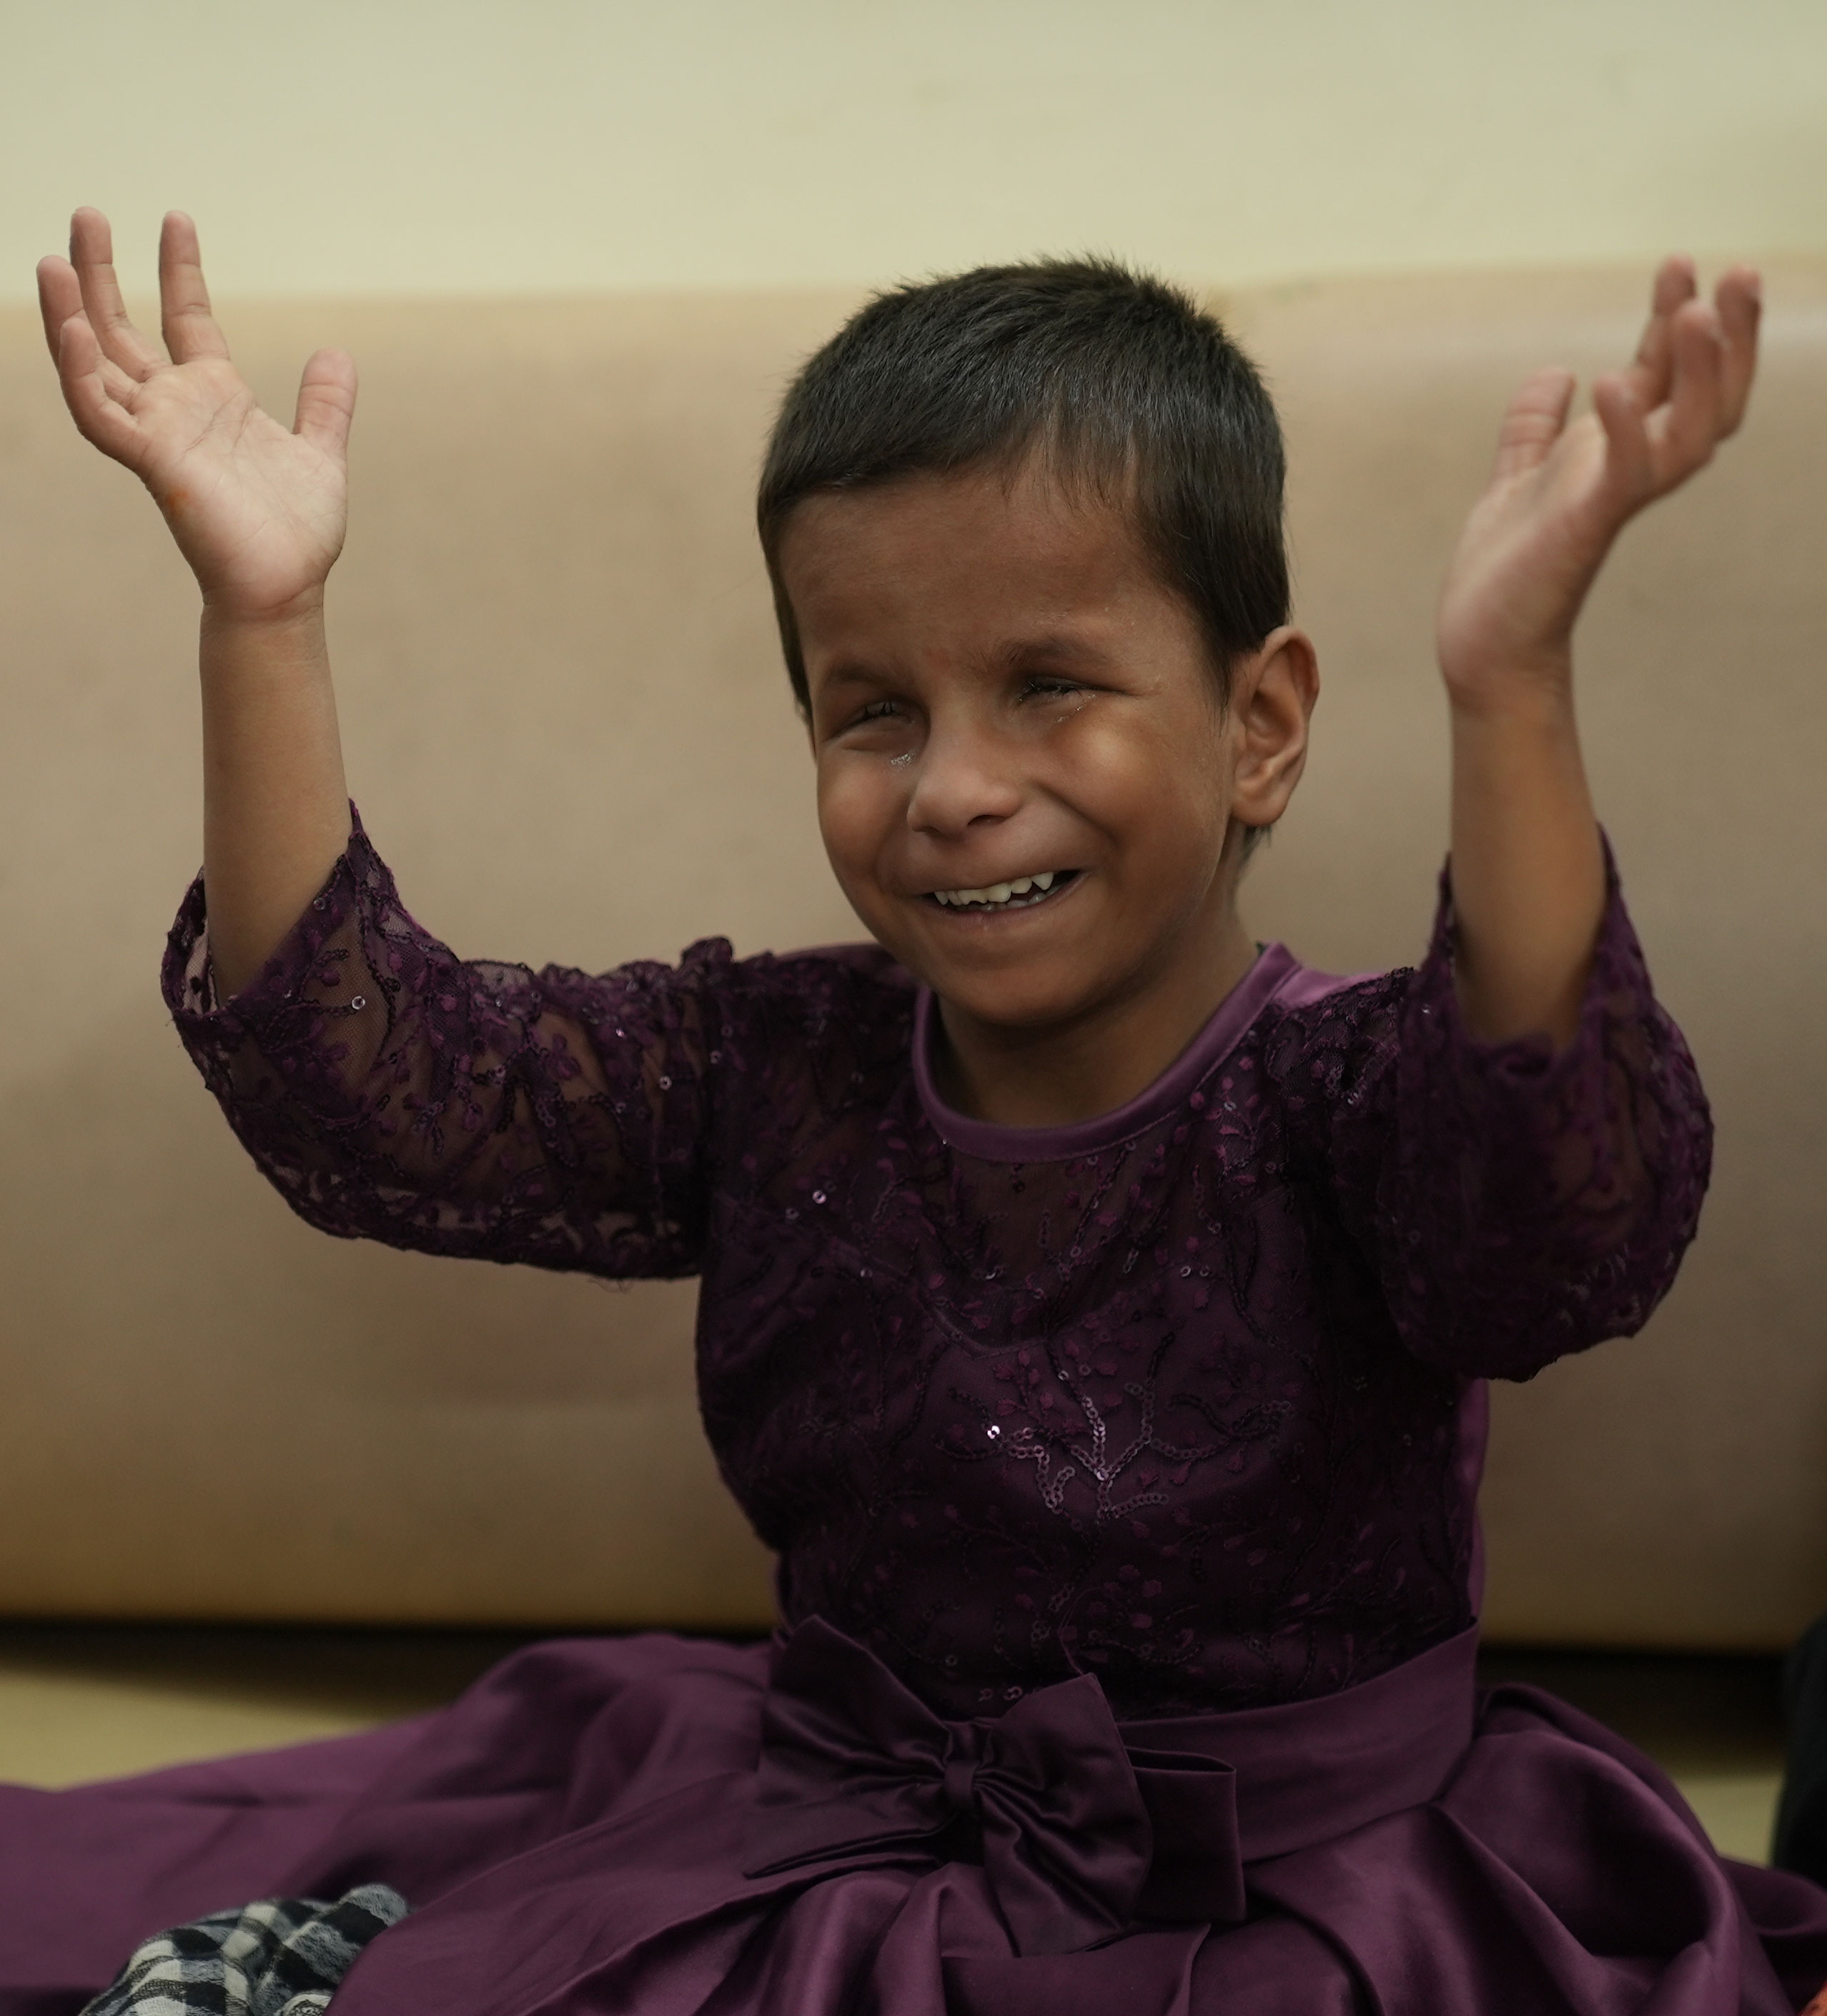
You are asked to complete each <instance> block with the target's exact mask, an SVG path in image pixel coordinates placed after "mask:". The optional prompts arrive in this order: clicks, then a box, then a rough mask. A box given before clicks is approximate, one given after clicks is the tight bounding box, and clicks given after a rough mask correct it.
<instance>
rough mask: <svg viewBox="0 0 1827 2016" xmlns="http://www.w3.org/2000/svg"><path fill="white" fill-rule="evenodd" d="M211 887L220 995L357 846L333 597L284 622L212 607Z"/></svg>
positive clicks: (207, 703)
mask: <svg viewBox="0 0 1827 2016" xmlns="http://www.w3.org/2000/svg"><path fill="white" fill-rule="evenodd" d="M200 661H201V664H200V668H201V672H202V679H203V886H204V887H205V890H206V891H207V895H208V899H209V920H210V923H209V931H210V964H211V966H212V967H213V969H214V977H215V982H216V987H217V991H218V993H219V994H220V995H221V996H222V997H223V998H225V999H226V998H227V997H228V996H229V995H233V994H235V993H236V992H239V990H240V989H241V988H243V987H244V986H246V985H247V983H248V981H250V980H251V979H253V977H254V975H255V974H257V973H258V972H259V970H260V969H261V966H262V964H263V963H264V962H265V961H266V959H268V958H269V957H270V956H271V955H272V952H274V950H275V949H276V948H277V947H278V946H279V944H280V943H281V941H282V940H283V939H284V938H285V937H286V934H287V932H289V931H290V930H291V929H292V927H293V924H294V923H297V920H298V917H299V916H300V913H302V911H303V910H304V907H305V905H307V903H308V902H310V901H311V898H312V897H313V896H315V895H316V894H317V892H318V890H319V889H320V888H321V887H322V886H323V883H324V881H325V878H326V877H328V875H329V872H330V870H331V869H332V868H333V866H335V865H336V861H337V859H338V858H339V857H340V855H341V854H342V852H343V848H344V847H345V846H346V845H347V841H348V837H349V794H348V788H347V784H346V783H345V782H344V780H343V751H342V742H341V739H340V736H339V734H338V733H337V729H336V694H335V691H334V689H333V686H332V685H331V682H330V666H329V652H328V650H327V648H326V646H325V639H324V626H323V603H322V596H321V594H319V595H317V596H312V597H311V598H310V599H308V600H307V602H306V603H304V604H303V605H302V606H300V607H296V608H294V609H293V610H290V611H289V612H288V613H287V614H284V615H282V616H272V617H260V618H250V617H230V616H227V615H225V614H221V612H219V611H218V610H213V609H211V608H210V607H207V606H206V607H205V609H204V612H203V632H202V641H201V650H200Z"/></svg>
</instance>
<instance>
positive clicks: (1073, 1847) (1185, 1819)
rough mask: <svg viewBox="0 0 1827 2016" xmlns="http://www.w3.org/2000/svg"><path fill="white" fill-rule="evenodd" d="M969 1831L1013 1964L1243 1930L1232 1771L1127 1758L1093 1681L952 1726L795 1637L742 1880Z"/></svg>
mask: <svg viewBox="0 0 1827 2016" xmlns="http://www.w3.org/2000/svg"><path fill="white" fill-rule="evenodd" d="M960 1820H971V1821H974V1822H975V1823H976V1833H977V1834H978V1836H979V1837H980V1840H981V1844H982V1856H983V1866H984V1875H985V1877H987V1880H988V1882H989V1886H990V1888H991V1892H992V1893H993V1894H994V1897H995V1900H996V1903H997V1906H998V1909H999V1910H1001V1912H1002V1916H1003V1918H1004V1920H1005V1922H1006V1924H1007V1925H1008V1927H1009V1935H1010V1937H1011V1938H1012V1940H1013V1941H1014V1943H1015V1948H1016V1952H1017V1953H1022V1954H1030V1953H1074V1952H1077V1951H1078V1950H1079V1949H1081V1948H1082V1947H1084V1946H1092V1945H1094V1944H1095V1943H1096V1942H1097V1941H1098V1940H1099V1939H1106V1938H1108V1937H1110V1935H1112V1934H1113V1933H1115V1932H1117V1931H1121V1930H1122V1929H1123V1928H1124V1927H1125V1926H1126V1925H1128V1924H1131V1923H1133V1922H1134V1921H1135V1919H1137V1918H1138V1917H1147V1918H1168V1919H1178V1920H1192V1921H1200V1920H1204V1921H1221V1922H1226V1923H1235V1921H1237V1920H1239V1919H1240V1918H1241V1917H1243V1863H1242V1859H1241V1857H1240V1856H1239V1847H1238V1836H1237V1802H1236V1774H1235V1773H1234V1772H1233V1771H1232V1769H1231V1767H1230V1766H1228V1765H1226V1764H1221V1763H1218V1762H1214V1760H1213V1759H1210V1758H1207V1757H1199V1756H1192V1755H1178V1754H1174V1753H1169V1752H1158V1751H1144V1750H1131V1749H1128V1748H1125V1746H1124V1741H1123V1737H1122V1735H1121V1733H1120V1731H1119V1730H1118V1729H1117V1724H1116V1722H1115V1720H1114V1719H1113V1717H1112V1715H1111V1713H1110V1704H1109V1702H1108V1701H1106V1699H1105V1697H1104V1691H1103V1689H1102V1687H1099V1684H1098V1683H1097V1681H1096V1680H1095V1679H1094V1678H1093V1677H1092V1676H1091V1675H1090V1674H1088V1673H1087V1674H1081V1676H1079V1677H1078V1678H1077V1679H1071V1680H1063V1681H1060V1682H1059V1683H1058V1684H1056V1685H1055V1686H1052V1687H1041V1688H1038V1689H1036V1690H1035V1691H1034V1693H1032V1694H1027V1695H1026V1696H1024V1697H1023V1698H1022V1699H1021V1700H1020V1701H1017V1702H1016V1704H1015V1705H1014V1706H1013V1707H1012V1708H1010V1709H1009V1712H1007V1714H1005V1715H998V1716H993V1717H984V1718H980V1719H977V1720H975V1721H972V1722H945V1721H943V1720H941V1719H940V1717H938V1716H937V1715H934V1714H933V1712H932V1711H931V1710H930V1708H927V1707H926V1704H925V1703H924V1702H923V1701H921V1700H920V1699H919V1697H918V1696H916V1695H915V1694H912V1693H910V1692H909V1691H908V1689H907V1688H906V1687H904V1686H903V1685H902V1684H901V1682H900V1681H899V1680H898V1679H896V1678H895V1676H894V1674H893V1673H891V1672H890V1671H889V1670H888V1669H887V1667H886V1666H885V1665H883V1663H882V1662H881V1661H880V1660H879V1659H878V1658H876V1655H875V1654H874V1653H872V1652H871V1651H869V1649H868V1647H866V1646H863V1645H859V1644H858V1643H857V1642H856V1641H855V1640H854V1639H852V1638H847V1637H846V1636H844V1634H843V1633H842V1632H840V1631H838V1630H836V1629H833V1627H832V1626H831V1625H829V1624H827V1623H825V1622H824V1620H823V1619H822V1618H809V1619H808V1620H807V1622H805V1623H804V1624H802V1625H800V1626H799V1628H798V1629H797V1630H796V1631H795V1632H794V1633H793V1636H791V1637H790V1638H789V1640H787V1642H786V1645H785V1646H784V1647H782V1651H781V1654H780V1656H779V1659H778V1661H776V1663H775V1669H774V1676H773V1681H772V1684H771V1687H770V1688H769V1690H768V1695H767V1697H766V1700H765V1701H764V1705H763V1708H762V1716H761V1766H760V1785H759V1787H758V1791H757V1799H756V1802H755V1805H754V1807H753V1809H752V1812H751V1813H750V1820H749V1823H748V1840H747V1850H748V1852H747V1854H746V1857H745V1870H744V1873H745V1874H747V1875H749V1876H751V1877H757V1876H768V1875H772V1874H775V1873H777V1872H779V1871H780V1870H786V1869H791V1868H794V1867H798V1866H800V1865H804V1864H811V1863H829V1862H837V1863H842V1862H843V1861H845V1860H851V1861H860V1860H864V1859H883V1857H884V1856H887V1855H889V1854H890V1853H891V1852H892V1851H894V1850H896V1849H901V1850H902V1851H904V1852H934V1853H937V1852H944V1851H943V1850H942V1849H940V1844H939V1843H938V1841H937V1837H938V1836H940V1835H941V1834H945V1833H946V1831H948V1829H951V1828H952V1827H955V1825H956V1823H958V1821H960Z"/></svg>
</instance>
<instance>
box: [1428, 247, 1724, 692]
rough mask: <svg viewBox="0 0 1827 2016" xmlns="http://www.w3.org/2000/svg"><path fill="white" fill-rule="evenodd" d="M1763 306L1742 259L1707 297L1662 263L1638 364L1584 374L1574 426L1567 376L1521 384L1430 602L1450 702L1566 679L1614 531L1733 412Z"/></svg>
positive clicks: (1664, 486)
mask: <svg viewBox="0 0 1827 2016" xmlns="http://www.w3.org/2000/svg"><path fill="white" fill-rule="evenodd" d="M1758 309H1759V302H1758V282H1757V275H1756V274H1755V273H1754V272H1751V271H1750V268H1746V267H1742V266H1739V267H1734V268H1732V271H1731V272H1728V274H1727V275H1725V279H1722V280H1721V282H1720V283H1719V287H1718V290H1717V295H1716V297H1715V299H1714V301H1712V302H1711V303H1709V302H1707V301H1703V300H1701V299H1700V298H1699V297H1698V295H1697V293H1696V287H1695V280H1694V269H1693V267H1692V264H1691V263H1690V262H1689V261H1687V260H1685V259H1670V260H1667V261H1665V262H1664V263H1663V266H1662V268H1661V269H1660V272H1658V273H1657V275H1656V285H1655V293H1654V297H1653V302H1652V304H1651V312H1650V317H1649V325H1648V326H1647V327H1646V329H1645V331H1644V333H1643V339H1642V343H1641V344H1639V345H1638V350H1637V355H1636V356H1635V359H1634V360H1633V361H1632V362H1631V365H1630V366H1629V368H1628V369H1627V370H1625V371H1623V372H1620V373H1616V374H1613V375H1610V376H1605V377H1602V378H1600V379H1599V380H1596V381H1595V383H1594V385H1593V387H1592V407H1593V410H1592V411H1591V412H1590V413H1588V414H1586V415H1584V416H1582V417H1581V418H1580V419H1577V420H1574V421H1573V422H1572V423H1569V422H1568V419H1567V412H1568V409H1569V407H1570V404H1571V402H1572V399H1573V374H1572V373H1570V372H1567V371H1553V370H1551V371H1540V372H1537V373H1535V374H1534V376H1531V377H1530V378H1529V379H1528V380H1526V381H1525V383H1523V387H1522V389H1521V390H1520V391H1519V392H1518V393H1517V394H1516V398H1515V399H1514V400H1512V401H1511V404H1510V408H1509V412H1507V413H1506V414H1505V416H1504V423H1503V427H1502V431H1501V433H1500V434H1499V436H1498V453H1497V463H1496V466H1495V467H1494V469H1493V470H1492V472H1491V482H1490V484H1489V486H1488V488H1487V489H1486V491H1485V492H1484V495H1483V496H1482V497H1480V499H1479V500H1478V502H1477V503H1476V505H1475V506H1473V509H1472V513H1471V515H1470V517H1469V518H1468V519H1467V520H1466V528H1465V531H1464V532H1463V533H1462V535H1461V537H1460V541H1459V545H1458V551H1457V552H1456V553H1455V555H1454V556H1453V562H1452V565H1451V568H1450V569H1449V570H1448V575H1447V580H1446V585H1445V587H1444V590H1443V591H1442V593H1441V596H1440V614H1439V623H1438V634H1439V642H1440V664H1441V668H1442V670H1443V671H1444V673H1445V675H1446V678H1447V682H1448V686H1449V687H1451V689H1452V690H1453V693H1454V694H1455V697H1456V698H1459V699H1462V700H1469V701H1472V702H1473V703H1476V702H1477V701H1478V700H1480V699H1482V698H1484V697H1486V695H1487V690H1488V689H1489V688H1490V686H1491V683H1492V682H1494V681H1496V682H1502V680H1503V679H1505V676H1506V675H1513V674H1514V673H1516V672H1518V671H1522V672H1525V673H1527V672H1531V671H1540V672H1542V673H1544V674H1545V675H1547V676H1548V677H1549V678H1551V679H1559V678H1560V677H1562V676H1563V675H1564V673H1565V670H1566V662H1567V654H1568V649H1569V643H1570V638H1571V635H1572V631H1573V621H1574V619H1575V617H1577V615H1578V614H1579V611H1580V605H1581V603H1582V602H1583V601H1584V599H1585V595H1586V592H1587V590H1588V589H1589V588H1590V587H1591V584H1592V580H1593V577H1594V576H1595V574H1597V573H1598V571H1599V567H1600V565H1601V563H1602V562H1603V560H1604V558H1605V556H1606V553H1607V551H1608V550H1609V548H1610V545H1611V543H1612V542H1613V539H1615V538H1617V535H1618V533H1619V531H1620V530H1621V529H1622V528H1623V527H1624V524H1625V523H1626V522H1627V520H1629V519H1630V518H1631V517H1633V516H1634V515H1635V513H1637V512H1638V511H1640V510H1641V509H1642V508H1643V507H1644V506H1645V505H1646V504H1649V503H1651V502H1654V500H1655V499H1657V498H1659V497H1662V496H1665V495H1667V493H1668V492H1669V491H1671V490H1673V489H1675V488H1678V486H1679V485H1680V484H1682V483H1685V481H1687V479H1688V478H1689V477H1690V476H1692V474H1693V473H1694V472H1695V471H1696V470H1698V469H1699V468H1700V467H1702V466H1703V465H1704V464H1705V463H1707V461H1708V460H1709V459H1710V458H1711V456H1712V454H1713V451H1714V448H1716V447H1717V445H1718V444H1719V443H1720V442H1721V441H1723V440H1724V439H1725V437H1727V436H1728V434H1732V433H1733V432H1734V431H1735V430H1736V429H1737V427H1738V425H1739V422H1740V421H1741V420H1742V419H1743V417H1744V411H1745V405H1746V401H1747V400H1748V399H1749V398H1750V390H1751V379H1752V376H1753V373H1754V372H1755V369H1756V368H1757V320H1758Z"/></svg>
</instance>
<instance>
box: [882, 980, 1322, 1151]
mask: <svg viewBox="0 0 1827 2016" xmlns="http://www.w3.org/2000/svg"><path fill="white" fill-rule="evenodd" d="M1304 971H1305V969H1304V967H1302V965H1301V963H1300V961H1299V960H1298V959H1296V958H1295V956H1294V955H1293V953H1292V952H1289V949H1287V947H1286V945H1264V947H1263V949H1262V950H1261V952H1258V953H1257V956H1256V960H1255V963H1254V964H1253V965H1252V966H1251V967H1250V970H1249V971H1248V972H1247V973H1246V974H1244V976H1243V978H1242V979H1241V980H1239V981H1238V983H1237V985H1235V987H1233V988H1232V989H1231V991H1230V992H1229V993H1228V994H1227V995H1225V998H1224V999H1223V1000H1222V1001H1221V1002H1220V1003H1218V1005H1217V1007H1216V1008H1214V1010H1212V1012H1211V1013H1210V1016H1209V1017H1207V1019H1206V1021H1205V1022H1204V1024H1203V1026H1202V1027H1201V1028H1199V1031H1198V1032H1197V1034H1196V1035H1194V1037H1193V1039H1192V1042H1189V1044H1188V1045H1187V1046H1186V1047H1185V1049H1183V1050H1182V1051H1181V1053H1180V1054H1179V1056H1178V1057H1176V1058H1175V1059H1174V1061H1173V1062H1172V1063H1171V1064H1169V1065H1168V1067H1167V1069H1166V1070H1165V1071H1163V1072H1162V1073H1161V1075H1160V1077H1159V1078H1156V1079H1155V1081H1154V1082H1153V1084H1151V1085H1145V1086H1144V1087H1143V1088H1142V1090H1141V1091H1140V1092H1138V1093H1137V1094H1136V1095H1135V1097H1134V1098H1133V1099H1131V1100H1127V1101H1126V1102H1125V1103H1124V1104H1123V1105H1121V1106H1118V1107H1112V1109H1111V1110H1110V1111H1109V1112H1108V1113H1099V1114H1095V1115H1094V1116H1093V1117H1092V1118H1091V1119H1089V1120H1074V1121H1068V1122H1066V1123H1064V1124H1063V1125H1052V1126H1045V1127H1016V1126H1010V1125H1005V1123H1003V1122H1002V1121H994V1120H973V1119H972V1118H970V1117H969V1114H963V1113H960V1112H959V1111H958V1110H957V1109H956V1107H951V1106H948V1105H947V1104H946V1103H945V1100H944V1096H942V1095H941V1093H940V1090H939V1087H938V1083H937V1079H936V1078H934V1076H933V1036H934V1035H935V1034H936V1031H935V1030H934V1028H933V1023H934V1020H935V1010H934V1002H933V990H932V989H931V988H930V987H925V986H922V988H920V990H919V1000H918V1002H917V1003H916V1005H915V1010H914V1027H913V1067H914V1082H915V1086H916V1088H917V1089H918V1090H919V1096H920V1103H921V1105H922V1107H925V1109H926V1118H927V1119H928V1120H929V1121H930V1122H931V1123H932V1125H933V1131H934V1132H936V1133H937V1135H938V1136H939V1138H940V1140H942V1141H943V1142H944V1143H945V1145H946V1146H947V1147H948V1148H955V1149H957V1150H958V1151H959V1152H960V1153H961V1154H966V1155H971V1156H974V1157H977V1158H978V1159H979V1160H980V1161H991V1162H1059V1161H1065V1160H1066V1159H1067V1158H1068V1157H1071V1156H1074V1155H1088V1154H1095V1152H1096V1151H1097V1150H1099V1149H1100V1148H1110V1147H1114V1146H1115V1145H1116V1144H1117V1143H1118V1142H1119V1141H1125V1140H1127V1139H1129V1138H1130V1136H1131V1135H1135V1134H1139V1133H1141V1132H1142V1131H1143V1130H1144V1129H1145V1128H1148V1127H1151V1126H1153V1125H1154V1123H1155V1122H1156V1121H1157V1120H1159V1119H1160V1118H1162V1117H1163V1115H1164V1114H1167V1113H1170V1112H1171V1111H1173V1110H1174V1108H1175V1107H1178V1106H1179V1105H1180V1104H1181V1103H1182V1102H1183V1101H1184V1100H1186V1099H1187V1098H1188V1097H1189V1096H1190V1095H1191V1094H1192V1093H1193V1092H1194V1091H1196V1089H1197V1088H1198V1086H1199V1083H1200V1082H1201V1081H1202V1080H1203V1079H1204V1078H1207V1077H1209V1076H1210V1074H1211V1073H1212V1072H1213V1071H1214V1070H1216V1068H1217V1067H1218V1066H1219V1065H1220V1064H1222V1063H1223V1062H1224V1060H1225V1058H1226V1057H1228V1056H1229V1055H1230V1053H1232V1050H1234V1049H1235V1048H1236V1047H1237V1044H1238V1041H1239V1039H1240V1038H1241V1037H1242V1035H1243V1032H1244V1031H1245V1030H1246V1029H1247V1028H1249V1027H1250V1024H1251V1023H1252V1022H1253V1021H1255V1020H1256V1018H1257V1016H1258V1015H1259V1014H1261V1012H1262V1010H1264V1008H1265V1007H1266V1006H1268V1003H1269V1002H1270V1001H1271V999H1273V997H1274V996H1275V994H1276V992H1278V991H1279V989H1280V988H1282V987H1283V986H1284V985H1286V983H1287V982H1288V981H1289V980H1290V979H1293V977H1296V976H1297V975H1298V974H1302V973H1304Z"/></svg>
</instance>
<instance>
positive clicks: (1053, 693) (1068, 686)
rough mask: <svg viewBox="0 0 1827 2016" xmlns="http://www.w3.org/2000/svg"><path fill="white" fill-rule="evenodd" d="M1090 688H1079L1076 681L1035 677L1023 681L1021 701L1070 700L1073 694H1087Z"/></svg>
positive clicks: (1043, 676) (1042, 676)
mask: <svg viewBox="0 0 1827 2016" xmlns="http://www.w3.org/2000/svg"><path fill="white" fill-rule="evenodd" d="M1090 691H1091V688H1090V687H1089V686H1081V684H1080V683H1079V682H1078V681H1077V679H1055V678H1050V677H1047V676H1045V675H1035V676H1034V678H1032V679H1027V680H1024V681H1023V684H1022V689H1021V697H1022V698H1023V700H1070V699H1071V698H1072V697H1074V695H1075V694H1088V693H1090Z"/></svg>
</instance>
